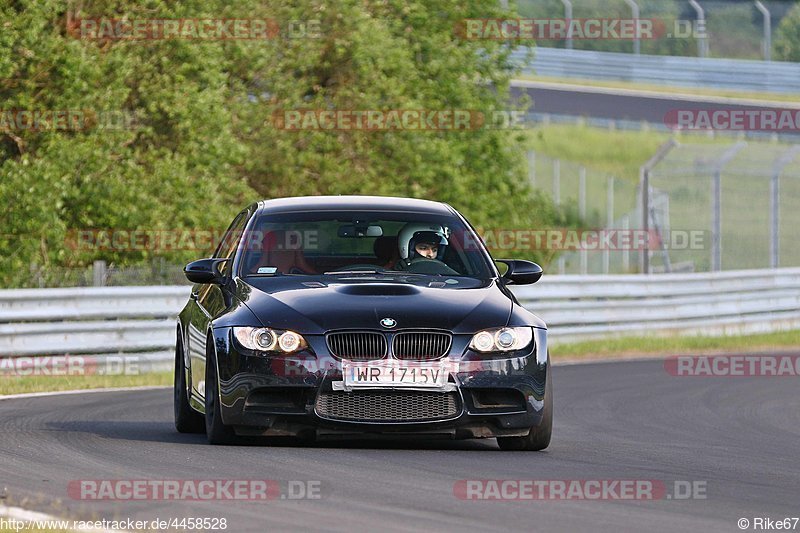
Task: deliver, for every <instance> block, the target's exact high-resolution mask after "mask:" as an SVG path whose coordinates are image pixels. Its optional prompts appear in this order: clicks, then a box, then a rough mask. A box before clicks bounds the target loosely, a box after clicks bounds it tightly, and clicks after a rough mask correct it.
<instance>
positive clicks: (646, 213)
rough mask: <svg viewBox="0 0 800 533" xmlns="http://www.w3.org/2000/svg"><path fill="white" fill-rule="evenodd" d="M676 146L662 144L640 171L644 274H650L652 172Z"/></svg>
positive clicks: (674, 141)
mask: <svg viewBox="0 0 800 533" xmlns="http://www.w3.org/2000/svg"><path fill="white" fill-rule="evenodd" d="M676 146H678V141H676V140H675V139H670V140H669V141H667V142H666V143H664V144H662V145H661V146H660V147H659V149H658V151H657V152H656V153H655V155H654V156H653V157H651V158H650V161H648V162H647V163H645V164H644V165H643V166H642V167H641V168H640V169H639V187H640V189H641V191H642V230H643V231H644V234H645V236H646V238H647V242H646V243H645V246H644V250H642V254H641V256H640V259H639V261H640V265H639V266H640V270H641V271H642V274H649V273H650V171H652V170H653V168H654V167H655V166H656V165H657V164H658V163H660V162H661V161H662V160H663V159H664V158H665V157H667V154H669V153H670V151H671V150H672V149H673V148H675V147H676Z"/></svg>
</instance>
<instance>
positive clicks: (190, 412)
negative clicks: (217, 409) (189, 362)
mask: <svg viewBox="0 0 800 533" xmlns="http://www.w3.org/2000/svg"><path fill="white" fill-rule="evenodd" d="M173 405H174V409H175V429H177V430H178V432H179V433H205V430H206V421H205V418H203V415H201V414H200V413H198V412H197V411H195V410H194V409H192V407H191V406H190V405H189V387H188V385H187V383H186V365H185V364H184V358H183V343H182V342H181V338H180V334H178V340H177V341H176V342H175V380H174V385H173Z"/></svg>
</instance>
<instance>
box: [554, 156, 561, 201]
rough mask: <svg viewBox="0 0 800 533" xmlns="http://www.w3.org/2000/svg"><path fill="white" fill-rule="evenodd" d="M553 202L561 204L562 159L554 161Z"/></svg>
mask: <svg viewBox="0 0 800 533" xmlns="http://www.w3.org/2000/svg"><path fill="white" fill-rule="evenodd" d="M553 203H554V204H556V205H557V206H559V205H561V160H560V159H556V160H554V161H553Z"/></svg>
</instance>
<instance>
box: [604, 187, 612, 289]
mask: <svg viewBox="0 0 800 533" xmlns="http://www.w3.org/2000/svg"><path fill="white" fill-rule="evenodd" d="M613 225H614V177H613V176H611V177H609V178H608V180H607V181H606V231H608V230H611V229H612V226H613ZM610 269H611V250H610V249H609V248H608V247H606V248H604V249H603V274H608V273H609V271H610Z"/></svg>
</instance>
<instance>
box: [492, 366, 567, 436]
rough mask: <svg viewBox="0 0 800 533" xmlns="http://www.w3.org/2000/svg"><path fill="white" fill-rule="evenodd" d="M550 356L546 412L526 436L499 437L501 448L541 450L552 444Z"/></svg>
mask: <svg viewBox="0 0 800 533" xmlns="http://www.w3.org/2000/svg"><path fill="white" fill-rule="evenodd" d="M550 375H551V374H550V358H549V357H548V359H547V383H546V384H545V386H544V412H543V413H542V421H541V423H540V424H539V425H538V426H534V427H532V428H531V430H530V433H528V434H527V435H526V436H524V437H497V444H498V445H499V446H500V449H501V450H509V451H517V450H524V451H540V450H544V449H545V448H547V447H548V446H549V445H550V437H551V436H552V434H553V380H552V379H550Z"/></svg>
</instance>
